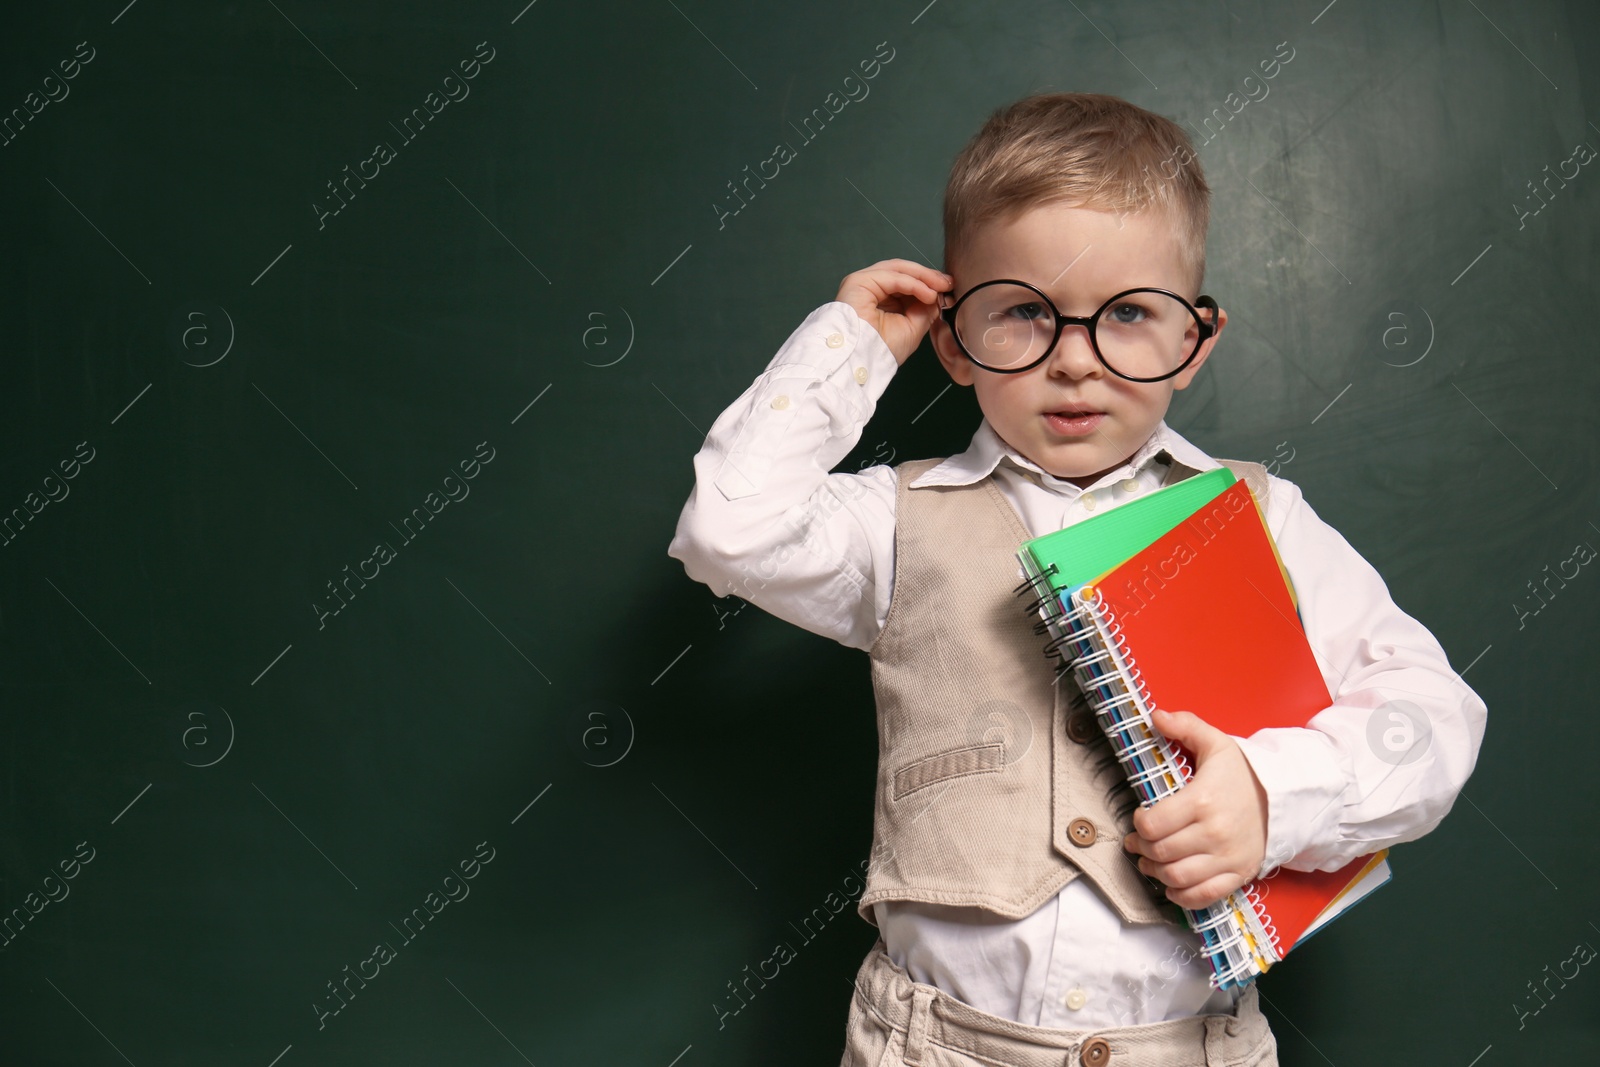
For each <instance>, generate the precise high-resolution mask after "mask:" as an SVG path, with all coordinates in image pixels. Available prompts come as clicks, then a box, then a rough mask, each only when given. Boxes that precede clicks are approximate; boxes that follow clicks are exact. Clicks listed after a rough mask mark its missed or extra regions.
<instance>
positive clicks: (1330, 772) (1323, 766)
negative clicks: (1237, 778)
mask: <svg viewBox="0 0 1600 1067" xmlns="http://www.w3.org/2000/svg"><path fill="white" fill-rule="evenodd" d="M1234 741H1235V742H1237V743H1238V745H1239V750H1240V751H1241V752H1243V753H1244V758H1245V760H1246V761H1248V762H1249V764H1250V769H1251V770H1252V771H1254V772H1255V776H1256V780H1257V781H1259V782H1260V783H1261V787H1262V788H1263V789H1265V790H1266V792H1267V848H1266V855H1265V856H1264V857H1263V858H1262V860H1261V868H1260V870H1258V871H1257V872H1256V877H1257V878H1265V877H1267V876H1268V875H1270V874H1271V873H1272V872H1273V871H1275V870H1277V868H1279V867H1281V866H1285V865H1289V866H1291V867H1292V866H1293V864H1292V862H1291V861H1293V860H1294V858H1295V857H1296V856H1299V855H1300V854H1301V853H1302V852H1304V851H1306V849H1307V848H1308V847H1310V846H1311V845H1313V844H1315V843H1317V842H1325V841H1334V840H1337V839H1338V835H1339V822H1340V817H1341V816H1342V815H1343V814H1344V803H1343V799H1344V792H1345V786H1346V783H1347V781H1348V777H1347V775H1346V773H1345V770H1344V768H1343V766H1342V765H1341V763H1340V759H1339V753H1338V749H1337V747H1336V746H1335V745H1334V743H1333V741H1332V739H1330V738H1329V737H1328V736H1327V735H1326V734H1324V733H1322V732H1321V731H1319V730H1314V729H1311V728H1309V727H1290V726H1285V727H1273V728H1270V729H1265V730H1257V731H1256V732H1255V733H1253V734H1251V735H1250V736H1249V737H1235V738H1234ZM1295 869H1297V870H1298V869H1301V868H1295Z"/></svg>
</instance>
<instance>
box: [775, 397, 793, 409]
mask: <svg viewBox="0 0 1600 1067" xmlns="http://www.w3.org/2000/svg"><path fill="white" fill-rule="evenodd" d="M772 406H773V407H775V408H777V409H778V410H779V411H782V410H783V409H784V408H786V407H788V406H789V398H788V397H787V396H783V395H779V396H775V397H773V398H772Z"/></svg>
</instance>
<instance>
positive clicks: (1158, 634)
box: [1017, 467, 1389, 988]
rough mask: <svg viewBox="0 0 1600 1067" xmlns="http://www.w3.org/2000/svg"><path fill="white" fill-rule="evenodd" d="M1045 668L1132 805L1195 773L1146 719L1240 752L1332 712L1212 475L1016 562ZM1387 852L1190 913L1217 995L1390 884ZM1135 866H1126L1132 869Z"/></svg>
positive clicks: (1241, 488)
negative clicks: (1097, 733)
mask: <svg viewBox="0 0 1600 1067" xmlns="http://www.w3.org/2000/svg"><path fill="white" fill-rule="evenodd" d="M1017 558H1018V559H1019V560H1020V561H1021V563H1022V567H1023V572H1024V574H1025V575H1026V576H1027V580H1026V581H1024V582H1023V583H1022V584H1021V585H1019V586H1018V587H1017V593H1018V595H1028V594H1031V595H1032V597H1033V599H1032V600H1031V601H1030V602H1029V603H1028V605H1027V608H1026V610H1027V611H1028V612H1029V613H1030V614H1034V613H1036V614H1037V615H1038V616H1039V618H1040V621H1039V623H1038V624H1037V625H1036V626H1035V627H1034V629H1035V631H1036V632H1037V633H1039V634H1041V635H1043V634H1045V633H1049V634H1050V635H1051V638H1052V639H1051V640H1050V641H1049V643H1048V644H1046V645H1045V649H1044V651H1045V654H1046V655H1049V656H1053V657H1054V658H1056V659H1057V660H1059V661H1060V666H1059V668H1058V670H1057V676H1058V677H1059V676H1060V675H1062V674H1064V673H1066V672H1067V671H1071V672H1073V674H1074V676H1075V678H1076V680H1077V682H1078V685H1079V687H1080V688H1081V689H1082V691H1083V693H1084V695H1085V696H1086V697H1087V698H1088V701H1089V705H1090V707H1092V708H1093V709H1094V712H1095V718H1096V721H1097V722H1098V723H1099V726H1100V728H1101V729H1102V730H1104V731H1105V734H1106V736H1107V737H1108V738H1109V739H1110V741H1111V747H1112V751H1113V752H1114V754H1115V755H1116V757H1117V761H1118V763H1119V764H1120V765H1121V766H1122V768H1123V770H1124V771H1125V772H1126V774H1127V777H1128V782H1129V784H1130V785H1131V786H1132V788H1133V790H1134V792H1135V794H1136V795H1137V796H1138V798H1139V801H1140V803H1141V805H1143V806H1145V807H1149V806H1150V805H1152V804H1155V803H1157V802H1159V801H1160V800H1161V798H1163V797H1166V796H1170V795H1171V794H1172V793H1174V792H1175V791H1177V790H1178V789H1181V788H1183V786H1184V784H1185V783H1186V782H1187V781H1188V780H1189V779H1190V777H1191V776H1192V775H1193V773H1194V770H1193V768H1194V763H1193V759H1192V757H1191V754H1189V753H1187V752H1186V751H1185V750H1184V749H1183V747H1182V746H1181V745H1179V744H1178V743H1177V742H1175V741H1172V740H1170V739H1168V738H1166V737H1163V736H1162V735H1161V733H1160V732H1159V731H1158V730H1156V728H1155V725H1154V723H1153V722H1152V720H1151V711H1152V710H1153V709H1155V708H1158V707H1159V708H1166V709H1168V710H1170V711H1190V712H1193V713H1194V714H1196V715H1198V716H1199V717H1200V718H1202V719H1204V720H1205V721H1206V722H1208V723H1210V724H1211V725H1212V726H1214V727H1216V728H1217V729H1219V730H1221V731H1223V732H1224V733H1227V734H1232V735H1233V736H1235V737H1248V736H1249V735H1251V734H1253V733H1255V732H1256V731H1257V730H1260V729H1264V728H1268V727H1282V726H1305V725H1306V724H1307V722H1308V721H1309V720H1310V719H1311V718H1312V717H1313V716H1315V715H1316V714H1317V713H1318V712H1320V711H1322V710H1323V709H1324V708H1326V707H1328V706H1329V705H1331V704H1332V703H1333V699H1332V698H1331V697H1330V696H1329V694H1328V689H1327V686H1326V684H1324V682H1323V680H1322V672H1321V670H1320V669H1319V668H1318V667H1317V664H1316V660H1315V659H1314V658H1313V656H1312V653H1311V646H1310V645H1309V644H1308V643H1307V641H1306V636H1305V631H1304V629H1303V627H1302V624H1301V621H1300V617H1299V604H1298V600H1297V598H1296V596H1295V592H1294V586H1293V583H1292V582H1291V581H1290V580H1289V575H1288V571H1287V570H1286V569H1285V568H1284V566H1283V560H1282V559H1281V558H1280V557H1279V556H1278V550H1277V546H1276V545H1275V544H1274V543H1273V540H1272V535H1271V533H1270V531H1269V530H1268V529H1267V524H1266V520H1265V518H1264V517H1263V516H1262V514H1261V509H1260V506H1259V504H1258V503H1257V502H1256V499H1255V496H1254V495H1253V494H1252V493H1251V492H1250V489H1249V486H1247V485H1246V484H1245V483H1244V482H1241V481H1238V480H1236V479H1235V478H1234V476H1233V474H1232V472H1230V471H1229V470H1228V469H1227V468H1225V467H1224V468H1218V469H1216V470H1213V471H1207V472H1206V473H1204V474H1200V475H1196V476H1194V477H1190V478H1187V479H1185V480H1183V481H1181V482H1177V483H1174V484H1172V485H1169V486H1166V487H1165V488H1162V489H1159V490H1157V491H1155V492H1153V493H1151V494H1150V495H1149V496H1145V497H1140V498H1138V499H1136V500H1132V501H1129V502H1128V503H1126V504H1122V505H1121V506H1119V507H1117V508H1114V509H1113V510H1111V511H1107V512H1104V513H1103V514H1100V515H1096V516H1094V517H1093V518H1090V519H1085V520H1084V521H1082V522H1079V523H1076V524H1074V525H1072V526H1069V527H1067V528H1066V529H1063V530H1058V531H1056V532H1055V533H1052V534H1048V535H1046V536H1044V537H1038V538H1034V539H1032V540H1030V541H1027V542H1024V543H1023V544H1022V546H1021V547H1020V548H1019V549H1018V550H1017ZM1387 855H1388V850H1387V849H1384V850H1382V851H1380V852H1376V853H1373V854H1372V855H1369V856H1363V857H1360V858H1359V859H1356V860H1353V861H1351V862H1350V863H1349V864H1347V865H1346V866H1344V867H1341V868H1340V869H1338V870H1336V871H1313V872H1305V871H1294V870H1289V869H1287V868H1282V867H1280V868H1279V869H1278V870H1277V871H1276V872H1275V873H1273V874H1272V875H1270V876H1268V877H1267V878H1266V879H1262V880H1257V881H1254V882H1251V883H1248V884H1246V885H1244V886H1243V887H1241V888H1240V889H1238V890H1236V891H1234V892H1233V893H1232V894H1230V895H1229V896H1228V897H1227V898H1225V899H1223V900H1221V901H1219V902H1218V903H1216V904H1213V905H1211V906H1209V907H1206V908H1200V909H1198V910H1191V909H1188V908H1185V909H1184V915H1185V917H1186V919H1187V920H1188V922H1189V925H1190V926H1191V927H1192V928H1193V929H1194V930H1195V931H1196V932H1198V933H1199V934H1200V935H1201V939H1202V941H1203V943H1204V948H1203V951H1204V953H1205V955H1206V958H1207V959H1208V960H1209V962H1210V964H1211V969H1212V976H1211V984H1212V986H1213V987H1215V988H1229V987H1231V986H1243V985H1244V984H1246V983H1248V982H1250V981H1251V980H1252V979H1254V978H1255V976H1256V975H1258V974H1261V973H1262V972H1264V971H1266V970H1267V968H1269V967H1271V966H1272V965H1273V964H1274V963H1277V962H1278V961H1279V960H1281V959H1283V957H1284V956H1285V955H1286V954H1287V953H1288V951H1289V950H1290V949H1291V948H1293V947H1294V946H1295V945H1296V944H1297V943H1299V942H1300V941H1303V940H1304V939H1305V938H1307V937H1309V936H1310V935H1311V934H1313V933H1315V932H1316V931H1317V930H1319V929H1321V928H1322V927H1323V926H1324V925H1326V924H1327V923H1328V922H1329V921H1330V920H1332V919H1333V918H1334V917H1335V916H1336V915H1339V914H1340V913H1342V912H1343V911H1344V910H1345V909H1346V908H1348V907H1349V906H1350V905H1351V904H1354V903H1355V902H1356V901H1358V900H1360V899H1362V898H1363V897H1365V896H1366V895H1367V894H1369V893H1371V892H1372V891H1373V890H1374V889H1376V888H1377V887H1378V886H1380V885H1383V884H1384V883H1385V882H1387V881H1388V880H1389V865H1388V863H1387V861H1386V857H1387ZM1130 859H1131V857H1130Z"/></svg>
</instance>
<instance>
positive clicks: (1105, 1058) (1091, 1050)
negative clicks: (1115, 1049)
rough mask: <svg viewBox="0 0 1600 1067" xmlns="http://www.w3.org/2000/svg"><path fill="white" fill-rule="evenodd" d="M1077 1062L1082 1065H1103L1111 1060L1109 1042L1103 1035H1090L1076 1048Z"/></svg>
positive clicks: (1101, 1066)
mask: <svg viewBox="0 0 1600 1067" xmlns="http://www.w3.org/2000/svg"><path fill="white" fill-rule="evenodd" d="M1078 1062H1079V1063H1081V1064H1083V1067H1105V1065H1106V1064H1108V1063H1110V1062H1111V1042H1109V1041H1107V1040H1106V1039H1105V1038H1103V1037H1091V1038H1090V1039H1089V1040H1087V1041H1085V1042H1084V1043H1083V1048H1081V1049H1079V1050H1078Z"/></svg>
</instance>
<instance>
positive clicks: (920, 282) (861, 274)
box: [835, 259, 955, 363]
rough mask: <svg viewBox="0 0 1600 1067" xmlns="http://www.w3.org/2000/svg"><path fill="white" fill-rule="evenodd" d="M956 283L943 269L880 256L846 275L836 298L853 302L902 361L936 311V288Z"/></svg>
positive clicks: (941, 288) (937, 289) (944, 289)
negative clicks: (864, 266) (880, 257)
mask: <svg viewBox="0 0 1600 1067" xmlns="http://www.w3.org/2000/svg"><path fill="white" fill-rule="evenodd" d="M954 285H955V279H953V278H951V277H950V275H948V274H945V273H944V272H943V271H937V270H934V269H933V268H932V267H925V266H923V265H922V264H921V263H913V262H912V261H911V260H909V259H884V260H879V261H878V262H877V263H874V264H873V265H872V266H870V267H866V268H864V269H862V270H858V271H856V272H855V273H853V274H847V275H845V277H844V280H843V281H842V282H840V283H839V295H838V296H837V297H836V298H835V299H838V300H842V301H843V302H844V303H846V304H849V305H850V306H851V307H853V308H855V309H856V314H857V315H860V316H861V318H862V319H863V321H865V322H868V323H870V324H871V325H872V327H873V329H875V330H877V331H878V335H879V336H880V337H882V338H883V342H884V344H886V345H888V346H889V351H890V352H893V353H894V359H895V362H896V363H904V362H905V361H906V360H907V359H908V358H909V357H910V356H911V353H913V352H915V351H916V350H917V345H919V344H921V343H922V335H923V334H925V333H927V332H928V327H929V326H931V325H932V324H933V320H934V318H935V317H936V316H937V315H938V314H939V294H940V293H941V292H945V291H947V290H949V289H950V288H951V287H952V286H954Z"/></svg>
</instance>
